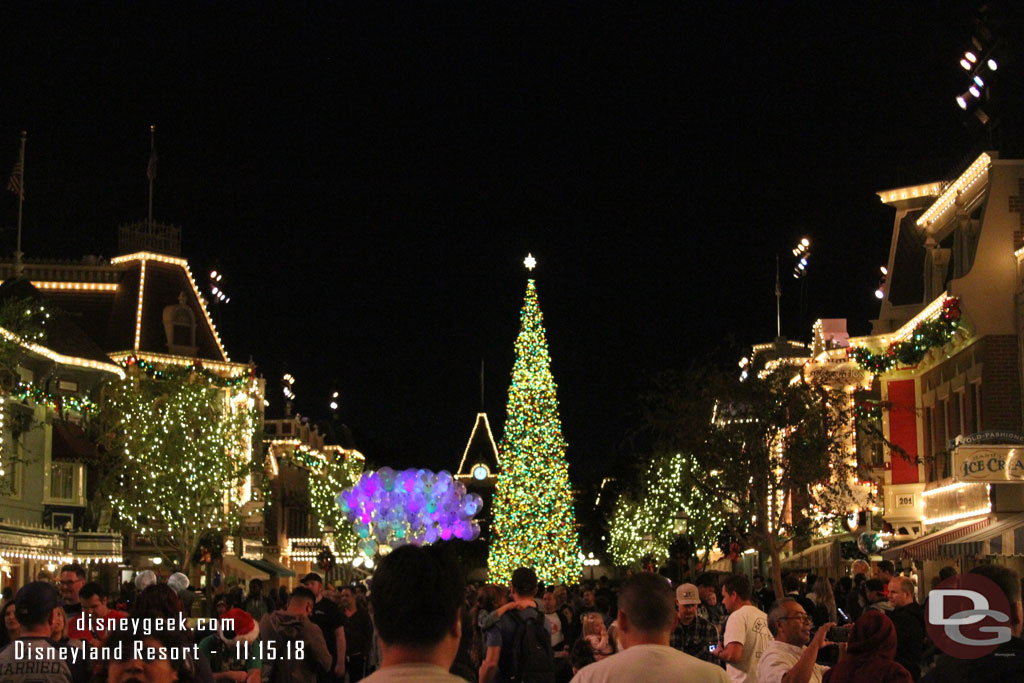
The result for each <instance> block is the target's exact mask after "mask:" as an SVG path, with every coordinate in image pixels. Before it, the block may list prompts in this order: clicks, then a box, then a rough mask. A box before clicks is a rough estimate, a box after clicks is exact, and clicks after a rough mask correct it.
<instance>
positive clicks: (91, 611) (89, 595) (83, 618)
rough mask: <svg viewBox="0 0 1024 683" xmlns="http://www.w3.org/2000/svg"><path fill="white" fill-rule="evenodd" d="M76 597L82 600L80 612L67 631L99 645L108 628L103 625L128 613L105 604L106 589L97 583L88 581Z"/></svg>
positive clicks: (105, 636) (90, 643)
mask: <svg viewBox="0 0 1024 683" xmlns="http://www.w3.org/2000/svg"><path fill="white" fill-rule="evenodd" d="M78 597H79V598H80V599H81V601H82V614H80V615H78V617H77V618H76V619H74V620H73V621H72V622H71V624H70V625H69V627H68V633H69V635H70V636H71V637H72V638H79V639H81V640H83V641H85V642H86V643H88V644H89V645H91V646H93V647H100V646H102V645H103V642H104V641H105V640H106V639H107V633H108V629H107V628H105V626H106V625H107V624H108V623H109V621H110V620H114V619H123V618H124V617H126V616H128V615H127V614H125V613H124V612H120V611H118V610H113V609H110V607H108V606H107V597H108V596H107V591H106V589H105V588H103V586H101V585H100V584H98V583H95V582H89V583H87V584H85V585H84V586H82V590H80V591H79V592H78ZM90 617H91V619H90ZM90 627H91V628H90Z"/></svg>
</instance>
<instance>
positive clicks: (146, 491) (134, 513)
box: [101, 365, 253, 572]
mask: <svg viewBox="0 0 1024 683" xmlns="http://www.w3.org/2000/svg"><path fill="white" fill-rule="evenodd" d="M159 375H160V376H159V377H151V376H148V375H147V374H146V373H145V372H143V371H141V370H140V369H139V368H138V366H137V365H135V366H131V367H129V368H128V373H127V376H126V378H125V379H124V380H121V381H118V382H115V383H113V384H112V385H110V386H109V387H108V388H107V392H106V396H105V401H104V403H103V405H102V409H101V410H102V413H103V415H104V420H105V424H106V428H107V429H108V430H109V431H108V434H107V440H108V442H107V443H106V444H105V446H106V450H107V451H108V453H109V455H110V457H112V458H115V459H116V462H117V466H116V467H113V468H112V470H113V475H112V476H111V477H110V479H111V481H112V482H113V483H114V486H113V489H112V490H111V491H109V492H108V494H109V495H110V501H111V504H112V506H113V509H114V511H115V513H116V514H117V519H118V521H119V523H120V524H121V526H122V527H124V528H125V529H126V530H127V529H133V530H135V531H136V532H137V533H139V534H142V535H144V536H147V537H148V538H150V539H151V540H152V541H153V542H154V543H155V544H157V545H158V546H168V547H171V548H173V549H174V552H175V554H176V555H177V557H178V558H179V559H180V561H181V564H182V567H183V568H184V571H186V572H187V571H188V569H189V566H190V565H191V563H192V558H193V554H194V553H195V551H196V549H197V548H198V547H199V544H200V541H201V539H202V538H203V536H204V535H206V534H207V533H208V532H211V531H212V532H230V531H233V530H234V529H236V528H237V526H238V523H239V516H238V509H239V507H240V505H242V504H243V503H245V502H246V500H247V499H248V493H247V488H248V486H247V475H248V474H249V471H250V457H251V443H252V434H253V425H252V419H251V412H250V408H249V406H248V400H247V397H246V395H245V393H244V391H242V390H240V389H229V388H228V387H225V386H224V383H222V382H219V381H217V379H215V378H213V377H210V376H209V375H207V374H203V373H200V372H198V371H196V372H189V371H179V372H166V371H165V372H160V373H159Z"/></svg>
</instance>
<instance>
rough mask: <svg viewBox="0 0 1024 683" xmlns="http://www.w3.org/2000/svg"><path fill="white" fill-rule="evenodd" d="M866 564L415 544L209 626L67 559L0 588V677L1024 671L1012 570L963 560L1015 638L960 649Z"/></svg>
mask: <svg viewBox="0 0 1024 683" xmlns="http://www.w3.org/2000/svg"><path fill="white" fill-rule="evenodd" d="M870 571H871V569H870V567H869V566H868V565H867V563H860V562H858V563H856V564H855V565H854V567H853V575H852V576H851V577H844V578H841V579H839V580H838V581H832V580H830V579H828V578H825V577H815V576H813V575H798V574H789V575H787V576H785V577H783V593H784V595H783V596H782V597H780V598H776V594H775V592H774V591H772V590H771V589H770V588H769V587H768V586H766V585H765V581H764V580H763V579H762V578H761V577H760V576H756V575H755V576H754V577H753V581H751V580H750V579H749V578H748V577H746V576H744V575H741V574H731V575H718V574H713V573H704V574H700V575H698V576H695V577H692V579H691V578H690V577H687V580H686V581H685V582H684V583H681V584H680V585H677V586H674V587H673V586H672V585H671V584H670V581H669V580H667V579H666V578H665V577H663V576H660V575H658V574H654V573H649V572H643V573H638V574H634V575H631V576H629V577H627V578H626V580H624V581H623V582H622V583H621V584H620V585H618V586H617V587H614V588H613V587H612V586H611V585H610V583H609V582H608V581H607V579H602V580H601V581H599V582H598V584H597V585H588V586H583V587H580V586H569V587H567V586H561V585H557V586H544V585H541V584H540V583H539V582H538V579H537V575H536V573H535V572H534V570H533V569H532V568H529V567H520V568H518V569H516V570H515V572H513V574H512V577H511V581H510V585H509V586H507V587H505V586H498V585H493V584H489V585H484V586H467V584H466V583H465V582H464V580H463V579H462V575H461V573H460V569H459V565H458V563H457V562H456V560H455V559H454V557H453V556H452V554H451V551H450V550H449V549H447V548H446V547H445V546H444V544H440V545H434V546H426V547H417V546H411V545H410V546H405V547H402V548H399V549H397V550H395V551H394V552H392V553H391V554H389V555H388V556H386V557H385V558H383V559H382V560H381V561H380V563H379V564H378V566H377V570H376V572H375V574H374V576H373V578H372V581H371V583H370V585H369V587H368V588H367V587H366V586H363V585H343V586H340V587H335V586H332V585H331V584H330V583H329V582H325V581H324V579H323V577H322V576H320V575H319V574H316V573H310V574H307V575H306V576H304V577H303V578H302V580H301V583H300V585H299V586H297V587H295V588H294V589H293V590H292V591H290V592H288V591H287V590H284V589H281V590H277V591H272V592H269V593H264V590H263V585H262V584H261V583H260V582H259V581H255V580H254V581H252V582H250V584H249V586H248V591H247V592H244V591H242V590H240V589H235V590H232V591H229V592H228V593H226V594H223V595H218V596H216V597H215V599H214V600H213V602H212V604H213V609H212V610H210V611H211V614H210V615H208V616H217V617H219V618H220V622H219V626H218V627H217V628H216V629H215V630H207V631H205V632H201V631H197V630H196V629H195V628H176V627H175V626H174V625H175V624H184V623H185V621H184V620H185V618H186V617H187V616H188V615H190V614H191V613H192V612H193V611H194V610H193V608H194V607H195V603H196V602H197V601H196V594H195V593H194V592H193V591H190V590H189V586H188V579H187V578H186V577H185V576H184V575H183V574H180V573H175V574H173V575H171V576H170V577H169V578H168V579H167V580H166V581H165V582H161V581H159V580H158V579H157V577H156V575H155V574H153V573H152V572H141V573H139V574H138V575H137V576H136V580H135V582H134V584H133V585H132V586H131V587H130V588H129V589H128V590H125V591H123V592H122V595H120V596H116V599H115V600H111V596H109V595H107V594H106V591H105V590H104V589H103V587H102V586H101V585H100V584H97V583H92V582H87V581H86V575H85V572H84V571H83V570H82V568H81V567H79V566H77V565H67V566H65V567H63V568H62V570H61V572H60V580H59V584H57V585H55V584H54V583H53V582H52V581H35V582H32V583H29V584H27V585H26V586H24V587H22V588H21V589H20V590H19V591H18V593H17V595H15V596H13V597H10V596H5V597H7V599H6V600H5V601H4V602H3V604H2V606H0V616H2V621H3V625H2V628H0V640H2V641H3V647H2V649H0V683H16V682H18V683H21V682H24V683H36V682H39V683H86V682H88V681H95V682H97V683H99V682H101V681H110V682H111V683H170V682H172V681H179V682H181V683H193V682H196V683H212V682H214V681H218V682H226V683H230V682H234V683H344V682H346V681H353V682H354V681H359V680H365V681H367V683H387V682H391V681H424V682H426V683H433V682H442V681H444V682H448V683H462V682H465V681H470V682H472V683H513V682H517V681H524V682H529V681H532V682H536V683H563V682H568V681H574V682H579V683H594V682H606V681H609V682H610V681H638V682H660V681H708V682H714V683H724V682H726V681H734V682H736V683H740V682H749V683H808V682H813V683H853V682H861V681H863V682H870V683H888V682H891V683H910V682H912V681H919V680H921V681H925V682H926V683H930V682H932V681H946V680H957V681H959V680H967V679H971V678H975V677H979V676H984V675H996V676H1004V677H1007V680H1024V640H1022V639H1021V629H1022V625H1024V608H1022V606H1021V579H1020V577H1019V576H1018V575H1017V574H1016V573H1015V572H1013V571H1012V570H1010V569H1008V568H1006V567H1001V566H996V565H982V566H979V567H976V568H975V569H972V570H971V573H974V574H978V575H981V576H984V577H985V578H987V579H989V580H990V581H992V582H993V583H994V584H995V585H996V586H998V587H999V589H1000V590H1001V591H1002V592H1003V593H1004V594H1005V597H1006V600H1007V602H1008V604H1009V605H1010V612H1011V614H1010V615H1009V617H1010V619H1009V626H1010V629H1011V632H1012V637H1011V639H1010V641H1009V642H1007V643H1003V644H1001V645H999V647H998V648H996V649H995V651H993V652H990V653H988V654H986V655H985V656H983V657H978V658H975V659H956V658H953V657H950V656H949V655H946V654H943V653H941V652H937V651H936V650H935V648H934V647H933V646H932V645H931V643H929V641H928V636H927V632H926V629H925V622H924V615H925V610H924V607H923V606H922V604H921V603H920V601H919V596H920V595H921V592H920V591H919V588H918V586H917V585H916V584H915V582H914V580H913V579H912V578H910V577H908V576H902V575H900V574H899V573H897V572H896V570H895V568H894V567H893V566H892V564H891V563H888V562H880V563H878V564H877V565H876V566H875V568H874V572H873V575H871V576H869V575H868V574H869V572H870ZM950 572H953V574H955V572H954V571H953V570H952V568H949V569H948V570H944V574H943V576H944V577H946V578H948V577H949V576H951V575H953V574H951V573H950ZM58 585H59V589H58ZM200 611H202V610H201V609H200ZM138 620H143V621H144V622H148V623H147V624H146V626H145V627H144V628H139V627H138V623H139V621H138ZM133 624H134V625H133Z"/></svg>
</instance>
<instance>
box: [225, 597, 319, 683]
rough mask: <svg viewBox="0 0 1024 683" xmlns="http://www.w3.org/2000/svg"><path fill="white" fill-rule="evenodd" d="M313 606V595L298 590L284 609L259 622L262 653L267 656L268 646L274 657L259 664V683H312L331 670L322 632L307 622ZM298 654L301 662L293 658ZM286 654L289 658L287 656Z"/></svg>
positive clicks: (265, 616)
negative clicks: (321, 674)
mask: <svg viewBox="0 0 1024 683" xmlns="http://www.w3.org/2000/svg"><path fill="white" fill-rule="evenodd" d="M315 604H316V596H315V595H314V594H313V591H311V590H309V589H308V588H306V587H304V586H299V587H298V588H296V589H295V590H294V591H292V594H291V597H289V598H288V604H287V605H286V606H285V608H284V609H282V610H278V611H276V612H271V613H270V614H265V615H263V618H262V619H260V640H261V641H262V642H263V643H264V645H265V647H264V651H265V652H269V651H270V647H269V646H271V645H272V646H273V647H274V650H275V653H276V655H277V656H276V657H275V658H274V659H271V658H269V657H267V658H265V659H264V660H263V662H262V664H263V671H262V676H261V680H262V681H263V683H315V681H316V680H317V675H318V674H319V673H322V672H327V671H330V670H331V666H332V657H331V653H330V650H329V649H328V648H327V642H326V641H325V640H324V635H323V631H322V629H321V628H320V627H319V626H317V625H316V624H315V623H313V621H312V620H311V619H310V615H311V614H312V613H313V606H314V605H315ZM229 612H230V610H229ZM300 651H301V652H302V653H303V655H302V657H301V658H300V657H298V656H297V653H298V652H300ZM288 652H291V653H292V656H290V657H289V656H287V653H288Z"/></svg>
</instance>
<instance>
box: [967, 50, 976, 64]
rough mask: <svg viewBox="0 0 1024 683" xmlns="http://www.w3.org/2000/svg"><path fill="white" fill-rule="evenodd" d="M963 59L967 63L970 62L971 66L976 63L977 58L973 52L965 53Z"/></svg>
mask: <svg viewBox="0 0 1024 683" xmlns="http://www.w3.org/2000/svg"><path fill="white" fill-rule="evenodd" d="M964 57H966V58H967V61H968V62H970V63H971V64H974V63H975V62H977V61H978V56H977V55H975V54H974V53H973V52H965V53H964Z"/></svg>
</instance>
